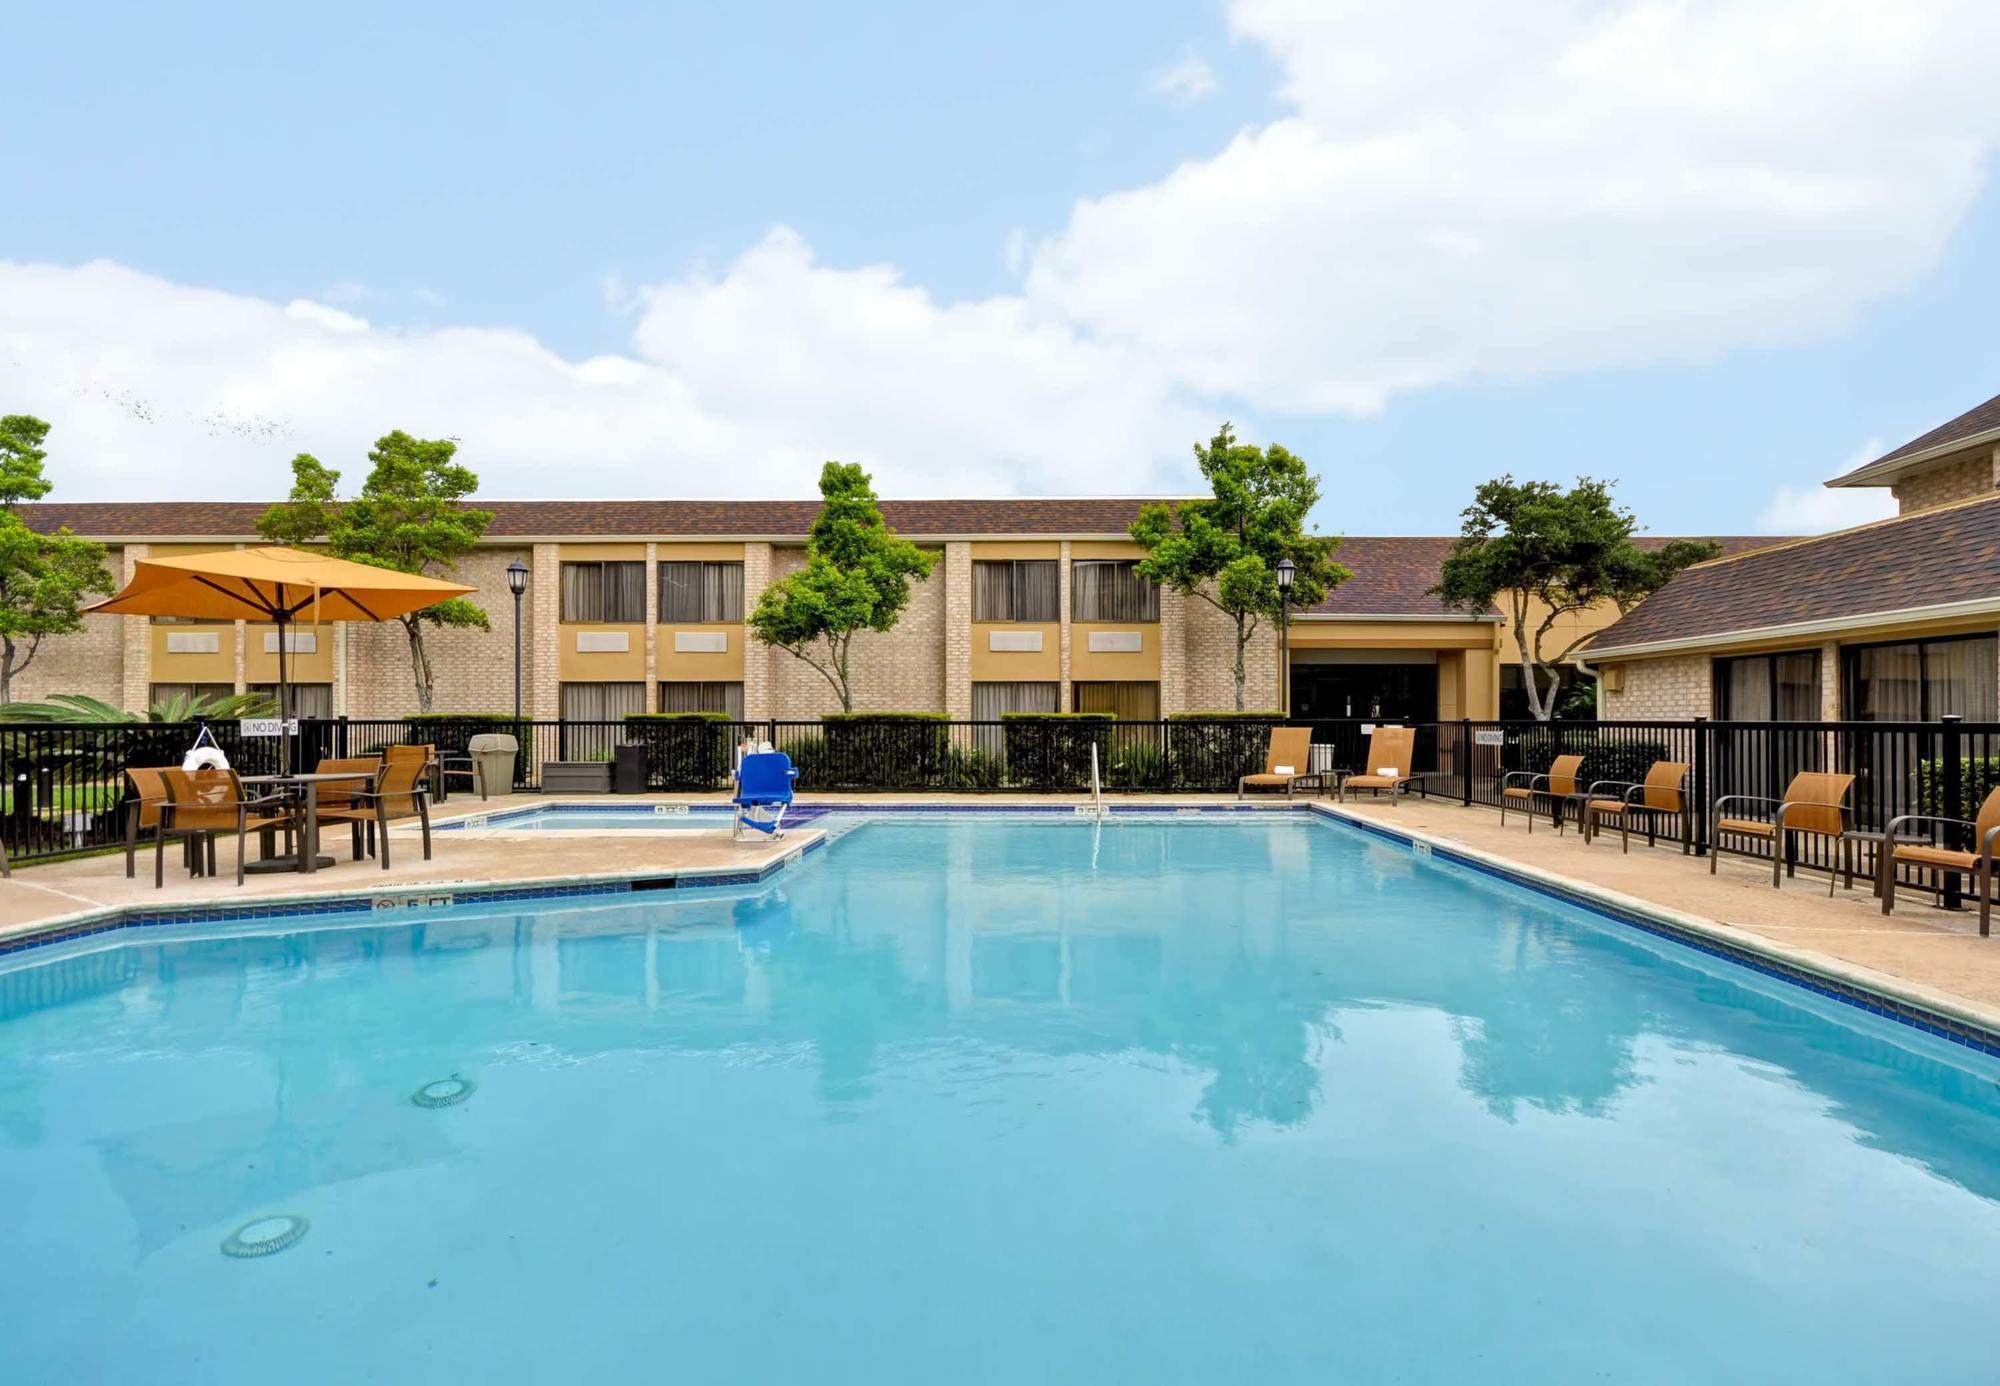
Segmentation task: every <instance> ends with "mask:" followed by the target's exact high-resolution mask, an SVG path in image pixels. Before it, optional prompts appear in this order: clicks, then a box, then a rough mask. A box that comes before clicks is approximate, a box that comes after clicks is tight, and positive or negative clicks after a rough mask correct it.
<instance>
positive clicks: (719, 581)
mask: <svg viewBox="0 0 2000 1386" xmlns="http://www.w3.org/2000/svg"><path fill="white" fill-rule="evenodd" d="M742 619H743V565H742V564H741V563H662V564H661V565H660V622H661V624H662V625H664V624H665V623H667V622H669V621H740V620H742Z"/></svg>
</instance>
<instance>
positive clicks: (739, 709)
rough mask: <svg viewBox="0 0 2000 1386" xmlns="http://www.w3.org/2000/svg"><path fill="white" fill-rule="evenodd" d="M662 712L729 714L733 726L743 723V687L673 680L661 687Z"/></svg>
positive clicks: (737, 684) (739, 685) (710, 682)
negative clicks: (736, 723)
mask: <svg viewBox="0 0 2000 1386" xmlns="http://www.w3.org/2000/svg"><path fill="white" fill-rule="evenodd" d="M659 710H660V711H661V712H726V713H728V714H729V720H730V721H732V722H741V721H742V720H743V685H742V684H740V683H716V682H712V681H709V682H698V681H695V680H691V679H690V680H672V681H669V682H665V683H662V684H661V685H660V707H659Z"/></svg>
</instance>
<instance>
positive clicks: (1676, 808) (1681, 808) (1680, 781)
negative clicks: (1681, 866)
mask: <svg viewBox="0 0 2000 1386" xmlns="http://www.w3.org/2000/svg"><path fill="white" fill-rule="evenodd" d="M1687 777H1688V767H1687V766H1686V765H1685V764H1683V763H1682V762H1680V761H1678V760H1656V761H1654V762H1653V768H1652V769H1650V770H1648V771H1647V772H1646V778H1645V779H1644V780H1642V781H1640V782H1638V783H1636V784H1634V783H1632V782H1631V781H1629V780H1599V781H1598V782H1597V783H1596V784H1594V785H1592V786H1591V787H1590V794H1589V797H1588V798H1586V799H1585V800H1584V803H1583V841H1584V844H1585V845H1586V846H1588V845H1589V843H1590V840H1591V839H1592V838H1594V837H1596V836H1597V834H1598V831H1599V824H1600V823H1602V822H1603V820H1604V819H1606V818H1615V819H1617V820H1618V835H1619V838H1620V849H1621V850H1623V851H1626V852H1629V851H1631V850H1632V820H1633V819H1635V818H1636V819H1638V820H1639V821H1640V822H1642V823H1644V824H1645V825H1646V845H1647V846H1648V847H1651V846H1652V845H1653V843H1654V841H1655V840H1656V838H1657V836H1658V831H1659V822H1660V815H1661V814H1678V815H1679V817H1680V820H1681V855H1682V856H1686V855H1687V854H1688V853H1689V852H1690V851H1692V850H1693V844H1692V842H1691V841H1690V839H1689V835H1688V814H1687V796H1686V795H1684V794H1683V793H1682V792H1681V787H1682V786H1683V785H1685V784H1686V783H1687ZM1613 791H1615V792H1616V797H1603V796H1605V795H1606V794H1607V792H1613Z"/></svg>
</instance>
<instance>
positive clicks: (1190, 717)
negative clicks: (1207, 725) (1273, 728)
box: [1167, 711, 1286, 722]
mask: <svg viewBox="0 0 2000 1386" xmlns="http://www.w3.org/2000/svg"><path fill="white" fill-rule="evenodd" d="M1167 720H1168V721H1169V722H1282V721H1285V720H1286V717H1285V714H1284V713H1282V712H1276V711H1265V712H1176V713H1174V714H1173V715H1172V716H1170V717H1168V718H1167Z"/></svg>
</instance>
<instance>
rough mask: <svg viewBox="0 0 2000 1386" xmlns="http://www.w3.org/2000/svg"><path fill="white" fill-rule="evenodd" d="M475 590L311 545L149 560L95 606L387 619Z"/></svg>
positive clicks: (156, 612) (278, 617) (203, 616)
mask: <svg viewBox="0 0 2000 1386" xmlns="http://www.w3.org/2000/svg"><path fill="white" fill-rule="evenodd" d="M475 590H476V589H474V588H471V587H467V586H465V585H464V584H463V583H457V582H442V581H440V580H439V579H437V578H427V577H418V576H416V575H415V574H413V573H399V572H396V571H395V570H394V569H391V568H371V567H370V566H369V565H367V564H366V563H353V562H349V561H348V560H347V559H345V558H333V557H331V556H329V555H327V554H323V553H308V552H306V551H305V550H304V549H284V548H277V547H264V546H260V547H257V548H248V549H222V550H219V551H217V552H215V553H197V554H187V555H185V556H176V557H172V558H142V559H140V560H139V561H138V562H137V563H135V564H134V565H133V571H132V580H131V581H130V582H128V583H126V584H125V588H124V590H123V591H121V592H119V593H118V594H117V595H116V596H113V597H107V598H106V599H105V600H103V601H101V602H98V603H97V604H96V605H95V606H91V607H86V608H85V609H86V610H88V611H101V612H105V613H108V614H112V615H119V616H185V617H192V618H194V619H196V620H207V621H281V622H289V621H297V622H301V623H304V624H311V623H313V622H318V621H388V620H392V619H394V618H395V617H398V616H406V615H408V614H409V613H410V612H412V611H420V610H422V609H423V608H424V607H427V606H434V605H436V604H437V603H438V602H441V601H445V600H447V599H449V598H451V597H462V596H464V595H465V594H466V593H468V592H472V591H475Z"/></svg>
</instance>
